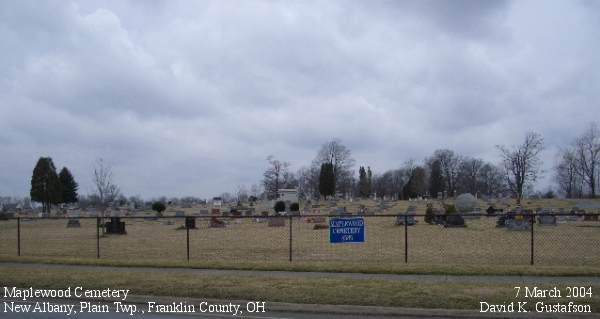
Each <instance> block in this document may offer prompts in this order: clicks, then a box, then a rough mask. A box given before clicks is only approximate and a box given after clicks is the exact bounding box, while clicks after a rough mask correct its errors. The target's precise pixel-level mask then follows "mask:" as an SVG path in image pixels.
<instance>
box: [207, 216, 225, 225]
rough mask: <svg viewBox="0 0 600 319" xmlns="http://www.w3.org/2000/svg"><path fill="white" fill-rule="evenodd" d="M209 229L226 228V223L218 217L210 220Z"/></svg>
mask: <svg viewBox="0 0 600 319" xmlns="http://www.w3.org/2000/svg"><path fill="white" fill-rule="evenodd" d="M208 227H209V228H225V222H224V221H222V220H220V219H218V218H217V217H216V216H213V217H211V218H210V221H209V223H208Z"/></svg>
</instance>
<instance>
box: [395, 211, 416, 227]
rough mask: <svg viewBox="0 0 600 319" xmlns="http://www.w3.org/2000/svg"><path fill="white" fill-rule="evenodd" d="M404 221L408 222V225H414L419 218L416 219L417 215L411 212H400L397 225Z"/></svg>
mask: <svg viewBox="0 0 600 319" xmlns="http://www.w3.org/2000/svg"><path fill="white" fill-rule="evenodd" d="M404 222H406V225H407V226H413V225H415V224H416V223H417V220H416V219H415V216H414V215H411V214H400V215H398V216H396V225H398V226H400V225H404Z"/></svg>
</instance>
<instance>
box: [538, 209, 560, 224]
mask: <svg viewBox="0 0 600 319" xmlns="http://www.w3.org/2000/svg"><path fill="white" fill-rule="evenodd" d="M537 220H538V224H539V225H540V226H556V216H554V215H551V214H550V213H547V212H546V213H540V214H539V215H538V216H537Z"/></svg>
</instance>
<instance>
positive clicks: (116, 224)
mask: <svg viewBox="0 0 600 319" xmlns="http://www.w3.org/2000/svg"><path fill="white" fill-rule="evenodd" d="M104 228H105V229H106V233H107V234H117V235H125V234H127V232H126V231H125V222H122V221H121V218H119V217H111V218H110V222H107V223H106V224H104Z"/></svg>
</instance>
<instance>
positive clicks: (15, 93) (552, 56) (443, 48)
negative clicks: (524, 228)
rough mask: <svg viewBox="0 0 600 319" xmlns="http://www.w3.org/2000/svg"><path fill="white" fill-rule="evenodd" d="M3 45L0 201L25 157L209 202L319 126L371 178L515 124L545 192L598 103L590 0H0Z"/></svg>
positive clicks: (492, 152) (598, 64)
mask: <svg viewBox="0 0 600 319" xmlns="http://www.w3.org/2000/svg"><path fill="white" fill-rule="evenodd" d="M0 39H1V40H0V130H1V133H0V150H1V151H0V195H17V196H28V194H29V188H30V178H31V173H32V170H33V167H34V165H35V163H36V161H37V159H38V158H39V157H40V156H51V157H52V158H53V160H54V163H55V164H56V166H58V168H59V169H60V168H61V167H62V166H67V167H69V168H70V169H71V171H72V172H73V174H74V176H75V179H76V180H77V181H78V182H79V184H80V189H81V193H88V192H89V191H90V190H91V175H92V167H93V163H94V161H95V159H96V158H99V157H102V158H104V159H105V161H107V162H109V163H111V164H112V166H113V170H114V174H115V181H116V183H117V184H118V185H119V186H120V187H121V189H122V191H123V193H125V194H126V195H128V196H129V195H135V194H139V195H142V196H143V197H152V196H159V195H167V196H184V195H193V196H200V197H209V196H213V195H216V194H220V193H221V192H224V191H230V192H233V190H234V189H235V187H236V186H237V185H247V186H250V185H251V184H252V183H256V182H258V181H259V180H260V179H261V177H262V172H263V171H264V169H265V167H266V157H267V156H268V155H270V154H273V155H275V156H276V157H277V158H278V159H280V160H285V161H289V162H290V163H291V164H292V168H293V169H294V170H296V169H298V168H300V167H301V166H303V165H308V164H309V163H310V161H311V160H312V159H313V158H314V157H315V155H316V152H317V150H318V148H319V146H320V145H321V144H322V143H324V142H326V141H327V140H330V139H332V138H339V139H341V140H342V142H343V143H344V144H346V145H347V146H348V147H349V148H350V149H351V150H352V153H353V155H354V158H355V159H356V163H357V165H370V166H371V167H372V168H373V169H374V171H375V172H376V173H377V172H381V171H383V170H386V169H391V168H397V167H399V166H401V165H402V163H403V162H405V161H406V160H408V159H410V158H412V159H415V160H418V161H420V160H422V159H423V158H424V157H426V156H428V155H430V154H431V153H432V152H433V151H434V150H435V149H437V148H450V149H453V150H455V151H456V152H458V153H461V154H463V155H470V156H475V157H480V158H483V159H485V160H489V161H493V162H498V152H497V150H496V148H495V145H497V144H506V145H513V144H517V143H519V142H520V141H521V140H522V139H523V137H524V135H525V133H526V132H527V131H530V130H534V131H537V132H539V133H541V134H542V135H543V136H544V139H545V145H546V151H545V152H544V154H543V160H544V167H545V169H546V170H547V172H546V174H545V180H544V181H542V182H541V183H540V184H539V185H538V187H546V186H547V185H548V184H549V183H550V181H551V179H552V171H551V169H552V167H553V166H554V164H555V161H556V152H557V150H558V149H559V148H560V147H563V146H565V145H566V144H567V143H569V142H570V141H571V140H572V139H573V138H574V137H575V136H577V135H579V134H580V133H581V131H582V130H583V127H584V126H585V125H587V123H589V122H590V121H592V120H598V110H599V109H600V107H599V105H598V104H599V102H598V101H599V94H600V74H599V71H600V54H599V52H600V51H599V49H600V48H599V47H600V42H599V39H600V2H598V1H567V0H565V1H516V2H505V1H479V0H474V1H456V0H452V1H427V0H425V1H414V2H412V1H356V2H354V1H318V2H312V1H304V0H303V1H181V2H180V1H132V2H127V1H121V0H115V1H83V2H81V3H79V2H70V1H1V2H0Z"/></svg>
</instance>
